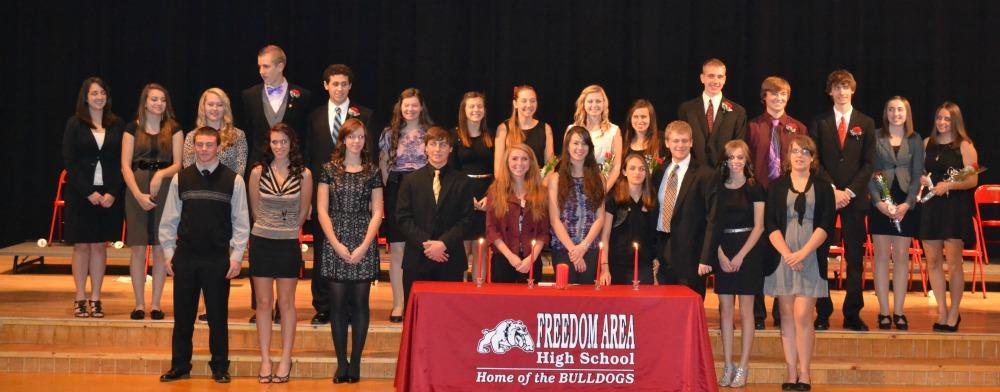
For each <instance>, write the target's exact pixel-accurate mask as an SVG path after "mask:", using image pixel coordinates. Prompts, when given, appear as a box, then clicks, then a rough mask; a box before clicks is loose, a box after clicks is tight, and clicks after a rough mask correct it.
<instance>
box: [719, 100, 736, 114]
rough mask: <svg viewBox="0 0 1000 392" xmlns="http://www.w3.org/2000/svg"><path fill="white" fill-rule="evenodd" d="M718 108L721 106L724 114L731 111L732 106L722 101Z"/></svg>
mask: <svg viewBox="0 0 1000 392" xmlns="http://www.w3.org/2000/svg"><path fill="white" fill-rule="evenodd" d="M719 106H722V110H723V111H725V112H731V111H733V104H732V103H729V101H722V105H719Z"/></svg>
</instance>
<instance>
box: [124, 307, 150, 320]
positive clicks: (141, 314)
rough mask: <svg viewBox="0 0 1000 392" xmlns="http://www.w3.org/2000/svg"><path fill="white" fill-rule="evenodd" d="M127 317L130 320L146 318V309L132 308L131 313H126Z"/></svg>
mask: <svg viewBox="0 0 1000 392" xmlns="http://www.w3.org/2000/svg"><path fill="white" fill-rule="evenodd" d="M128 318H130V319H132V320H142V319H144V318H146V311H145V310H142V309H136V310H133V311H132V313H131V314H129V315H128Z"/></svg>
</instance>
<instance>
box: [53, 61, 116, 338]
mask: <svg viewBox="0 0 1000 392" xmlns="http://www.w3.org/2000/svg"><path fill="white" fill-rule="evenodd" d="M123 126H124V124H123V122H122V120H121V119H120V118H118V116H115V115H114V113H111V91H110V90H109V89H108V85H107V84H106V83H104V81H103V80H101V79H100V78H96V77H91V78H87V79H86V80H84V81H83V85H82V86H80V94H79V96H78V98H77V100H76V114H74V115H73V116H72V117H70V118H69V120H68V121H66V132H65V133H64V134H63V161H64V163H65V165H66V186H64V187H63V200H65V201H66V208H65V213H64V215H65V217H66V218H65V219H66V226H65V229H64V231H63V233H64V235H63V237H64V238H63V240H64V241H65V242H66V243H71V244H73V281H74V283H76V301H75V302H74V304H73V306H74V311H73V315H74V316H76V317H97V318H101V317H104V309H103V307H102V306H101V283H103V281H104V269H105V266H106V264H105V263H106V262H107V258H108V251H107V245H106V244H105V242H106V241H115V240H117V239H118V238H119V236H120V235H121V226H122V208H121V205H122V203H121V202H120V201H119V200H118V198H119V197H120V196H121V190H122V175H121V153H122V147H121V143H122V127H123ZM87 276H90V304H89V306H88V304H87V300H86V292H85V291H86V288H87Z"/></svg>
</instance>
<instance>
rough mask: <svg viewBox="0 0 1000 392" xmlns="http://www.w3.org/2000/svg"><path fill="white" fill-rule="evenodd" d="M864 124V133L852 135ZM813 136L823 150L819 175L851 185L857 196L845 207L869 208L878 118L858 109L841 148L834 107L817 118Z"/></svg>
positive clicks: (811, 130)
mask: <svg viewBox="0 0 1000 392" xmlns="http://www.w3.org/2000/svg"><path fill="white" fill-rule="evenodd" d="M854 127H860V128H861V136H851V129H853V128H854ZM809 136H810V137H812V139H813V141H815V142H816V148H817V149H818V150H819V172H818V173H816V174H817V177H819V178H822V179H823V180H825V181H827V182H830V183H832V184H833V185H835V186H836V187H837V189H844V188H848V189H850V190H851V192H854V195H855V197H854V199H852V200H851V203H850V204H848V205H847V207H845V209H853V210H858V211H866V210H868V207H869V204H871V203H870V201H869V199H868V198H869V196H868V182H869V181H871V178H872V167H873V163H874V160H875V121H874V120H872V118H871V117H868V116H866V115H865V114H864V113H861V112H860V111H858V109H856V108H855V109H854V111H853V112H852V113H851V119H850V121H848V123H847V137H845V138H844V148H843V149H841V148H840V136H838V135H837V120H836V119H835V118H834V114H833V109H832V108H831V109H830V110H829V111H827V112H826V113H823V114H822V115H820V116H818V117H816V118H815V119H813V122H812V125H810V126H809Z"/></svg>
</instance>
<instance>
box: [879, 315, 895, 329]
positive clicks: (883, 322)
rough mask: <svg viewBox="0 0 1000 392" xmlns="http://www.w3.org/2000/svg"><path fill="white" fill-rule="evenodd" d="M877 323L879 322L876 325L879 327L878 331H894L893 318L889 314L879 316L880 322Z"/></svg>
mask: <svg viewBox="0 0 1000 392" xmlns="http://www.w3.org/2000/svg"><path fill="white" fill-rule="evenodd" d="M876 321H877V322H876V324H877V325H878V329H881V330H889V329H892V317H889V315H888V314H886V315H881V314H880V315H878V320H876Z"/></svg>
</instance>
